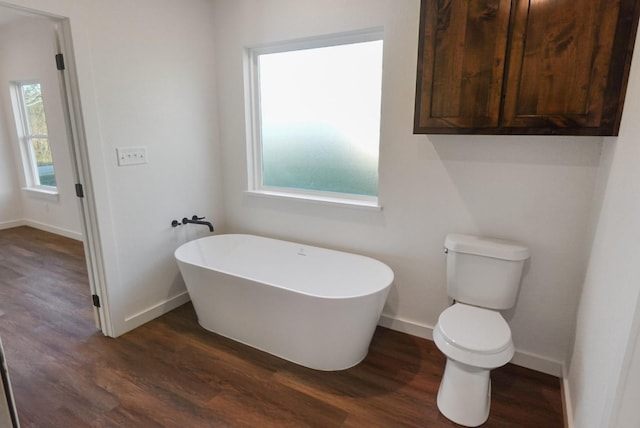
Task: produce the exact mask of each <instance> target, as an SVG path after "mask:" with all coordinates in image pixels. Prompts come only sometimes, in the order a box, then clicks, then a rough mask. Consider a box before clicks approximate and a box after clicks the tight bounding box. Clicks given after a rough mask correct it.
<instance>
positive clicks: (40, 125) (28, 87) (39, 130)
mask: <svg viewBox="0 0 640 428" xmlns="http://www.w3.org/2000/svg"><path fill="white" fill-rule="evenodd" d="M15 87H16V92H17V95H18V97H17V100H16V101H17V105H18V107H19V110H20V112H19V114H17V115H16V117H17V118H18V122H19V123H18V124H17V125H18V131H19V134H21V140H22V144H23V147H22V153H23V156H24V157H25V159H24V161H25V175H26V176H27V182H28V186H29V187H45V188H52V189H55V188H56V186H57V183H56V175H55V169H54V166H53V156H52V155H51V146H50V144H49V132H48V129H47V118H46V115H45V111H44V102H43V98H42V88H41V86H40V83H38V82H29V83H15Z"/></svg>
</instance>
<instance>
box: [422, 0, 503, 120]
mask: <svg viewBox="0 0 640 428" xmlns="http://www.w3.org/2000/svg"><path fill="white" fill-rule="evenodd" d="M510 9H511V0H422V7H421V17H420V47H419V52H418V77H417V79H418V81H417V90H416V109H415V121H414V132H415V133H452V132H453V133H455V132H469V128H495V127H497V126H498V124H499V119H500V104H501V94H502V83H503V73H504V62H505V55H506V46H507V34H508V30H509V15H510ZM456 128H458V129H459V130H456Z"/></svg>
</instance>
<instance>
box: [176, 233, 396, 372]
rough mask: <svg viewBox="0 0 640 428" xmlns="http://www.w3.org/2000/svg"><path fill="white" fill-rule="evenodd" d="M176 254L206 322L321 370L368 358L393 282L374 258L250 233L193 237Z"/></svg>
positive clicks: (203, 323)
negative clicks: (192, 239)
mask: <svg viewBox="0 0 640 428" xmlns="http://www.w3.org/2000/svg"><path fill="white" fill-rule="evenodd" d="M175 257H176V260H177V261H178V266H179V267H180V272H181V273H182V276H183V278H184V281H185V283H186V285H187V291H188V292H189V295H190V297H191V301H192V302H193V306H194V308H195V311H196V314H197V316H198V322H199V323H200V325H201V326H202V327H204V328H205V329H207V330H210V331H212V332H214V333H218V334H220V335H222V336H225V337H228V338H230V339H233V340H236V341H238V342H241V343H244V344H246V345H249V346H253V347H254V348H257V349H260V350H262V351H265V352H268V353H270V354H273V355H276V356H278V357H281V358H284V359H286V360H289V361H292V362H294V363H297V364H300V365H302V366H306V367H309V368H312V369H317V370H342V369H347V368H349V367H352V366H354V365H356V364H358V363H359V362H360V361H362V360H363V359H364V357H365V356H366V355H367V352H368V350H369V343H370V342H371V337H372V336H373V333H374V331H375V328H376V325H377V323H378V319H379V318H380V314H381V312H382V307H383V306H384V302H385V300H386V299H387V295H388V294H389V288H390V287H391V283H392V282H393V271H392V270H391V269H390V268H389V267H388V266H387V265H385V264H383V263H381V262H379V261H377V260H374V259H371V258H369V257H364V256H358V255H355V254H349V253H343V252H339V251H333V250H327V249H324V248H318V247H312V246H308V245H301V244H296V243H293V242H286V241H279V240H276V239H270V238H264V237H260V236H253V235H235V234H229V235H215V236H209V237H206V238H201V239H196V240H194V241H191V242H187V243H186V244H184V245H182V246H180V248H178V249H177V250H176V252H175Z"/></svg>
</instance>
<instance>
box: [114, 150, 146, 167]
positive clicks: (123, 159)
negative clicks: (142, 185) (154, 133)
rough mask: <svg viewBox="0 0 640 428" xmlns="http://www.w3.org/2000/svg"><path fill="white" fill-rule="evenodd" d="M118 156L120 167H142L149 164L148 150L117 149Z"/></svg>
mask: <svg viewBox="0 0 640 428" xmlns="http://www.w3.org/2000/svg"><path fill="white" fill-rule="evenodd" d="M116 155H117V156H118V166H127V165H140V164H144V163H147V148H146V147H145V146H138V147H116Z"/></svg>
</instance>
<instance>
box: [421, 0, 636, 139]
mask: <svg viewBox="0 0 640 428" xmlns="http://www.w3.org/2000/svg"><path fill="white" fill-rule="evenodd" d="M639 13H640V0H422V6H421V11H420V42H419V52H418V76H417V90H416V106H415V120H414V133H416V134H538V135H617V134H618V128H619V125H620V118H621V116H622V106H623V104H624V96H625V92H626V87H627V79H628V76H629V68H630V66H631V57H632V54H633V45H634V41H635V35H636V30H637V27H638V16H639Z"/></svg>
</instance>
